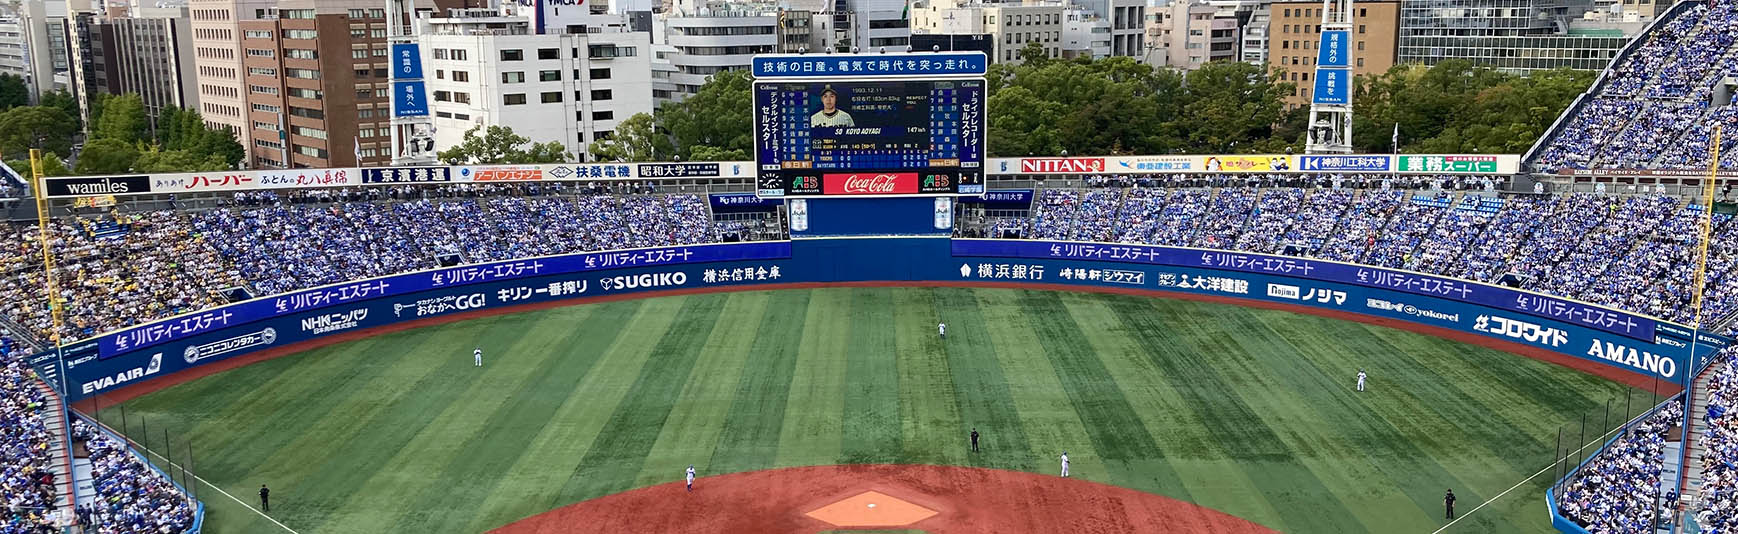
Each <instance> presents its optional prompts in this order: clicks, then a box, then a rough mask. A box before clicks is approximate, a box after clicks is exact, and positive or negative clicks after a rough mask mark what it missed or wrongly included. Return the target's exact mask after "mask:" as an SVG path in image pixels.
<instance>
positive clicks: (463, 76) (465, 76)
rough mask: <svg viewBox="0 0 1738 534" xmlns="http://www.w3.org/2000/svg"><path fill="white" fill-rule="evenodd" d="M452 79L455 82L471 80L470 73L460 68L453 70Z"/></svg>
mask: <svg viewBox="0 0 1738 534" xmlns="http://www.w3.org/2000/svg"><path fill="white" fill-rule="evenodd" d="M453 81H455V82H468V81H471V73H469V72H466V71H462V70H455V71H453Z"/></svg>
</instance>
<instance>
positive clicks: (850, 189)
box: [821, 172, 918, 195]
mask: <svg viewBox="0 0 1738 534" xmlns="http://www.w3.org/2000/svg"><path fill="white" fill-rule="evenodd" d="M821 186H822V191H823V192H824V193H825V194H828V195H909V194H914V193H917V190H918V178H917V173H915V172H883V173H851V174H823V175H821Z"/></svg>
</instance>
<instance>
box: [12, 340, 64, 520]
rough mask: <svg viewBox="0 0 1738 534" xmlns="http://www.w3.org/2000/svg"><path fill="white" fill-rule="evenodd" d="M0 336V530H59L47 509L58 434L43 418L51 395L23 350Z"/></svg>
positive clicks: (51, 497) (51, 494)
mask: <svg viewBox="0 0 1738 534" xmlns="http://www.w3.org/2000/svg"><path fill="white" fill-rule="evenodd" d="M17 347H18V346H17V345H15V344H14V342H13V341H12V340H11V339H8V338H0V362H4V366H3V367H0V501H4V502H5V506H6V508H5V515H4V516H3V517H0V534H45V533H49V532H58V529H56V528H55V527H54V526H53V520H52V518H51V517H50V515H49V513H50V512H52V511H53V508H54V507H55V486H54V478H55V477H54V475H53V473H52V472H50V467H51V462H52V461H53V458H52V457H51V455H50V453H49V451H50V447H51V444H52V443H53V442H54V440H55V436H54V434H53V433H52V432H50V431H49V429H48V426H47V422H46V421H45V420H44V419H43V410H44V409H45V408H46V407H47V406H48V403H49V402H50V400H49V399H50V398H49V396H48V394H47V392H46V391H44V390H43V388H42V384H41V382H40V381H38V380H37V379H36V372H35V370H33V369H31V368H30V366H28V365H25V363H24V354H23V351H21V350H19V349H18V348H17Z"/></svg>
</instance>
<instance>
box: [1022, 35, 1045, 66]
mask: <svg viewBox="0 0 1738 534" xmlns="http://www.w3.org/2000/svg"><path fill="white" fill-rule="evenodd" d="M1049 61H1050V53H1049V52H1046V51H1044V45H1042V44H1039V43H1038V41H1028V42H1027V43H1026V46H1025V47H1022V48H1020V62H1021V63H1023V64H1026V65H1031V66H1032V67H1033V68H1044V64H1045V63H1048V62H1049Z"/></svg>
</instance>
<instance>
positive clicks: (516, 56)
mask: <svg viewBox="0 0 1738 534" xmlns="http://www.w3.org/2000/svg"><path fill="white" fill-rule="evenodd" d="M524 60H525V51H524V50H502V51H501V61H524Z"/></svg>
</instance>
